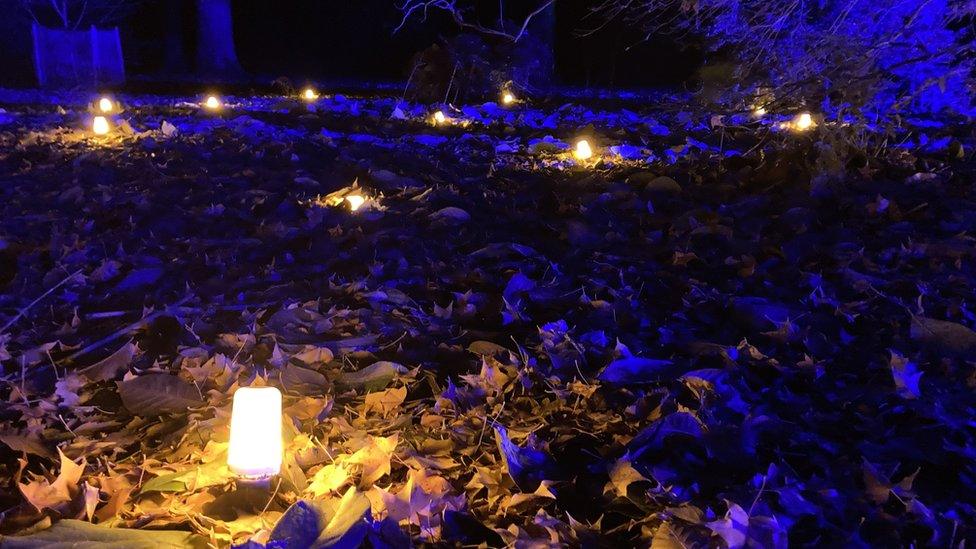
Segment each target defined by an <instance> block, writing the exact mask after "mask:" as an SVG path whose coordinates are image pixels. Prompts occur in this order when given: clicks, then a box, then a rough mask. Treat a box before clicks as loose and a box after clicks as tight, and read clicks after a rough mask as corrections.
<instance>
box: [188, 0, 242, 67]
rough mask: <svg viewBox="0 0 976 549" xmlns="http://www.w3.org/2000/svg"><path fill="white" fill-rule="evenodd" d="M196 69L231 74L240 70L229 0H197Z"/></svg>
mask: <svg viewBox="0 0 976 549" xmlns="http://www.w3.org/2000/svg"><path fill="white" fill-rule="evenodd" d="M196 57H197V71H198V72H200V73H202V74H208V75H220V76H234V75H238V74H240V73H241V72H242V70H241V65H240V63H239V62H238V61H237V50H236V49H235V47H234V24H233V19H232V18H231V3H230V0H197V56H196Z"/></svg>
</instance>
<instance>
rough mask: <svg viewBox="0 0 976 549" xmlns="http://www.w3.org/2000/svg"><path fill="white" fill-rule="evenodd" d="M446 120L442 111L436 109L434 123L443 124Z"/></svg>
mask: <svg viewBox="0 0 976 549" xmlns="http://www.w3.org/2000/svg"><path fill="white" fill-rule="evenodd" d="M446 121H447V117H446V116H444V111H437V112H435V113H434V123H435V124H443V123H444V122H446Z"/></svg>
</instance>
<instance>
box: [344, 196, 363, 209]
mask: <svg viewBox="0 0 976 549" xmlns="http://www.w3.org/2000/svg"><path fill="white" fill-rule="evenodd" d="M346 202H348V203H349V209H350V210H352V211H356V210H358V209H359V208H360V207H361V206H362V205H363V204H365V203H366V198H364V197H363V196H362V195H359V194H351V195H349V196H347V197H346Z"/></svg>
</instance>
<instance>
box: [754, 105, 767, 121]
mask: <svg viewBox="0 0 976 549" xmlns="http://www.w3.org/2000/svg"><path fill="white" fill-rule="evenodd" d="M752 116H754V117H756V118H762V117H764V116H766V107H756V108H755V109H753V110H752Z"/></svg>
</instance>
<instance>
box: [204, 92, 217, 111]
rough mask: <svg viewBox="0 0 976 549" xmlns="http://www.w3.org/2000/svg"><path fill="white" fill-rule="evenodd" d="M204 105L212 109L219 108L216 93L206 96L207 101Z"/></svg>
mask: <svg viewBox="0 0 976 549" xmlns="http://www.w3.org/2000/svg"><path fill="white" fill-rule="evenodd" d="M204 106H205V107H207V108H208V109H212V110H216V109H219V108H220V99H217V96H216V95H211V96H210V97H208V98H207V101H206V102H205V103H204Z"/></svg>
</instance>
